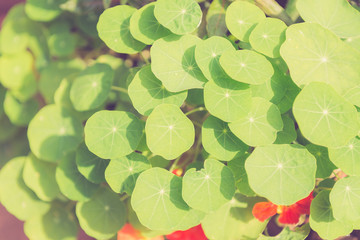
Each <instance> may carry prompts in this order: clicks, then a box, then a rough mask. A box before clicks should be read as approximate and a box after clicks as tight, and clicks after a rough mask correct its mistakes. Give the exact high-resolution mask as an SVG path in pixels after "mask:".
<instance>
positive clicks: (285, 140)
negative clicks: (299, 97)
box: [274, 115, 297, 144]
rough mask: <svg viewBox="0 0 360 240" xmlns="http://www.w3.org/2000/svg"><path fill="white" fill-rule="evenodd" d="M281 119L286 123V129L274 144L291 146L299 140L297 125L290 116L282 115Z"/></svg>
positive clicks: (279, 133) (278, 134)
mask: <svg viewBox="0 0 360 240" xmlns="http://www.w3.org/2000/svg"><path fill="white" fill-rule="evenodd" d="M281 119H282V121H283V123H284V128H283V130H282V131H280V132H278V133H277V137H276V141H275V142H274V143H275V144H290V143H292V142H293V141H295V140H296V138H297V134H296V130H295V123H294V121H293V120H292V119H291V118H290V117H289V116H288V115H282V116H281Z"/></svg>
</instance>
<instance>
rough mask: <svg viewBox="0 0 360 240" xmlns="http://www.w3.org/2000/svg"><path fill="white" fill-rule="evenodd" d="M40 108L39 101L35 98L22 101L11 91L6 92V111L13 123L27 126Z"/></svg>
mask: <svg viewBox="0 0 360 240" xmlns="http://www.w3.org/2000/svg"><path fill="white" fill-rule="evenodd" d="M38 109H39V103H38V102H37V101H36V100H35V99H30V100H29V101H27V102H20V101H19V100H18V99H16V98H15V97H14V96H13V95H12V94H11V93H10V92H7V93H6V96H5V100H4V112H5V114H6V115H7V116H8V118H9V120H10V121H11V123H12V124H14V125H18V126H26V125H28V124H29V122H30V120H31V119H32V118H33V117H34V116H35V114H36V113H37V111H38Z"/></svg>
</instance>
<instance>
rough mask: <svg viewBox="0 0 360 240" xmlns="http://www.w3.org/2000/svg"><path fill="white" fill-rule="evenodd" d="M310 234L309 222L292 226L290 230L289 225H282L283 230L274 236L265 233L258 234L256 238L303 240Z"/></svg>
mask: <svg viewBox="0 0 360 240" xmlns="http://www.w3.org/2000/svg"><path fill="white" fill-rule="evenodd" d="M309 234H310V226H309V224H304V225H303V226H301V227H296V228H292V229H291V230H290V228H289V227H284V228H283V230H282V231H281V232H280V233H279V234H278V235H276V236H274V237H269V236H265V235H260V237H259V238H258V239H256V240H271V239H277V240H288V239H292V240H304V239H306V238H307V236H308V235H309Z"/></svg>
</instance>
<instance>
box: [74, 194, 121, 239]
mask: <svg viewBox="0 0 360 240" xmlns="http://www.w3.org/2000/svg"><path fill="white" fill-rule="evenodd" d="M76 216H77V217H78V219H79V223H80V226H81V228H82V229H84V231H85V232H86V234H88V235H89V236H91V237H94V238H97V239H109V238H111V237H112V236H114V235H115V233H116V232H117V231H118V230H119V229H121V228H122V227H123V226H124V224H125V222H126V209H125V205H124V203H123V202H122V201H121V200H120V197H119V196H118V195H117V194H115V193H113V192H111V191H110V190H108V189H106V188H101V189H99V191H98V192H97V193H96V194H95V195H94V196H93V197H92V198H91V199H90V201H87V202H78V203H77V204H76Z"/></svg>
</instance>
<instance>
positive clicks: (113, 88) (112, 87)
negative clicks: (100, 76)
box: [111, 86, 129, 94]
mask: <svg viewBox="0 0 360 240" xmlns="http://www.w3.org/2000/svg"><path fill="white" fill-rule="evenodd" d="M111 89H112V90H114V91H118V92H122V93H126V94H129V93H128V90H126V89H125V88H122V87H117V86H111Z"/></svg>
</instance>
